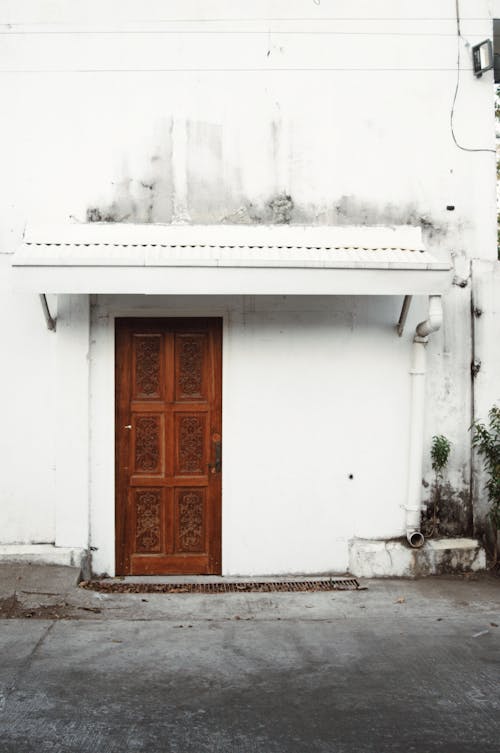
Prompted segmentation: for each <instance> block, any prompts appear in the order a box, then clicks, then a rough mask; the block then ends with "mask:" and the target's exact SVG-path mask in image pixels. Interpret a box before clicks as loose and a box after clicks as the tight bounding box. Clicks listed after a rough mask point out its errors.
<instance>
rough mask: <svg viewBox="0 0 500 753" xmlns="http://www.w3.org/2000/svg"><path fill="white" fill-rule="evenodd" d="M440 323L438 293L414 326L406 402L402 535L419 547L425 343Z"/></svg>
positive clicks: (432, 296)
mask: <svg viewBox="0 0 500 753" xmlns="http://www.w3.org/2000/svg"><path fill="white" fill-rule="evenodd" d="M442 322H443V306H442V303H441V296H439V295H431V296H429V316H428V318H427V319H426V320H425V321H423V322H420V324H419V325H418V326H417V329H416V332H415V337H414V338H413V345H412V355H411V369H410V376H411V398H410V400H411V402H410V447H409V461H408V489H407V495H406V506H405V510H406V538H407V539H408V543H409V544H410V546H412V547H415V548H418V547H421V546H423V543H424V537H423V534H422V532H421V530H420V518H421V490H422V462H423V457H424V414H425V410H424V409H425V373H426V352H425V346H426V345H427V343H428V341H429V335H430V334H431V333H432V332H436V331H437V330H438V329H439V328H440V327H441V324H442Z"/></svg>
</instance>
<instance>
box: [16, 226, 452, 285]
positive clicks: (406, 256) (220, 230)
mask: <svg viewBox="0 0 500 753" xmlns="http://www.w3.org/2000/svg"><path fill="white" fill-rule="evenodd" d="M12 267H13V270H14V273H15V277H16V278H17V282H16V283H15V284H16V288H17V289H22V290H31V291H33V292H37V293H68V294H69V293H87V294H88V293H96V294H99V293H103V294H120V293H121V294H123V293H125V294H128V293H130V294H137V293H139V294H141V293H142V294H177V295H193V294H202V295H203V294H218V295H230V294H246V295H315V294H316V295H401V294H404V295H418V294H427V295H438V294H440V293H442V292H443V290H444V289H445V288H446V287H447V286H448V285H449V283H450V269H451V265H450V263H449V262H447V261H446V262H443V261H438V260H437V259H435V258H434V257H433V256H432V255H431V254H430V253H429V252H428V251H426V250H425V248H424V246H423V243H422V234H421V230H420V228H418V227H410V226H399V227H347V226H340V227H331V226H306V225H273V226H263V225H157V224H151V225H134V224H129V223H88V224H84V223H82V224H76V223H75V224H67V225H61V226H45V227H38V228H32V229H29V230H28V231H27V232H26V234H25V237H24V239H23V243H22V245H21V247H20V248H19V249H18V251H17V252H16V253H15V254H14V258H13V262H12Z"/></svg>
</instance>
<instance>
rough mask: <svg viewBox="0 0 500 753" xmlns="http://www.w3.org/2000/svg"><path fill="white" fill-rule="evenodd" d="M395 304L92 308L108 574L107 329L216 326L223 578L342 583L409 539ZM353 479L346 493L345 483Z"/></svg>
mask: <svg viewBox="0 0 500 753" xmlns="http://www.w3.org/2000/svg"><path fill="white" fill-rule="evenodd" d="M401 302H402V300H401V299H400V298H383V299H377V298H371V297H370V298H369V297H361V298H347V297H331V298H328V297H316V298H314V297H307V296H302V297H280V298H276V297H252V296H249V297H241V298H237V297H219V298H216V297H210V296H208V297H206V296H203V297H199V298H196V297H193V298H182V297H175V296H174V297H171V298H168V297H164V298H162V297H157V296H152V297H149V296H148V297H138V296H123V297H120V296H100V297H99V298H98V299H97V303H96V305H95V307H94V310H93V315H92V330H91V343H92V349H91V385H92V393H91V394H92V397H91V422H92V437H93V438H92V456H91V479H92V486H91V521H92V532H91V543H92V546H94V547H95V548H96V551H94V553H93V561H94V568H95V570H96V571H97V572H108V573H109V572H113V568H114V534H113V516H114V470H113V469H114V465H113V457H114V434H113V432H114V412H113V389H114V387H113V370H114V360H113V359H114V348H113V331H114V317H115V316H124V315H130V314H135V315H139V316H148V315H149V316H153V315H162V316H186V315H187V316H196V315H202V316H203V315H211V316H222V317H223V318H224V332H223V499H222V511H223V514H222V519H223V557H222V563H223V572H224V573H226V574H230V573H233V574H234V573H245V574H249V573H279V572H284V573H286V572H291V571H297V570H298V571H301V572H322V571H343V570H345V569H346V566H347V557H348V550H347V543H348V541H349V539H351V538H352V537H353V536H360V537H375V538H391V537H395V536H399V535H401V534H402V533H403V530H404V512H403V510H402V505H403V504H404V500H405V498H404V495H405V483H406V460H407V452H408V442H407V440H408V394H409V374H408V371H409V358H410V344H411V338H412V332H413V331H414V328H415V325H416V322H417V321H418V319H419V318H423V316H424V312H425V302H424V301H420V300H418V299H416V300H415V301H414V306H413V309H412V312H411V315H410V318H409V321H408V328H407V330H406V331H405V334H404V335H403V337H402V338H398V336H397V334H396V332H395V323H396V321H397V319H398V316H399V311H400V307H401ZM350 475H352V476H353V479H350V478H349V476H350Z"/></svg>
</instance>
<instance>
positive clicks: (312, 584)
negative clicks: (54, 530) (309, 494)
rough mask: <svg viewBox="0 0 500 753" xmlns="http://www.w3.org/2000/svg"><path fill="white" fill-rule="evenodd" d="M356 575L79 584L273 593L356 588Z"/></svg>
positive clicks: (107, 588) (112, 589)
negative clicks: (310, 578)
mask: <svg viewBox="0 0 500 753" xmlns="http://www.w3.org/2000/svg"><path fill="white" fill-rule="evenodd" d="M359 587H360V586H359V583H358V581H357V580H356V578H328V579H324V580H287V581H281V580H277V581H260V582H257V581H241V582H234V581H233V582H229V583H220V582H217V583H133V582H132V583H124V582H123V581H118V582H116V581H113V582H111V581H102V580H85V581H82V582H81V583H80V588H86V589H89V590H91V591H103V592H105V593H129V594H130V593H148V594H173V593H177V594H179V593H194V594H220V593H274V592H276V591H292V592H302V591H308V592H311V591H357V590H358V589H359Z"/></svg>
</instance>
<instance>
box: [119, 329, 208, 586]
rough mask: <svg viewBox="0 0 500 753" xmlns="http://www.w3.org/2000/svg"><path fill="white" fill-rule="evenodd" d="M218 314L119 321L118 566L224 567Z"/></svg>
mask: <svg viewBox="0 0 500 753" xmlns="http://www.w3.org/2000/svg"><path fill="white" fill-rule="evenodd" d="M221 345H222V326H221V320H220V319H117V320H116V572H117V574H118V575H128V574H133V575H166V574H176V573H178V574H182V573H187V574H203V573H220V572H221V403H222V384H221V378H222V377H221V370H222V369H221V366H222V363H221V362H222V356H221V351H222V348H221Z"/></svg>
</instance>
